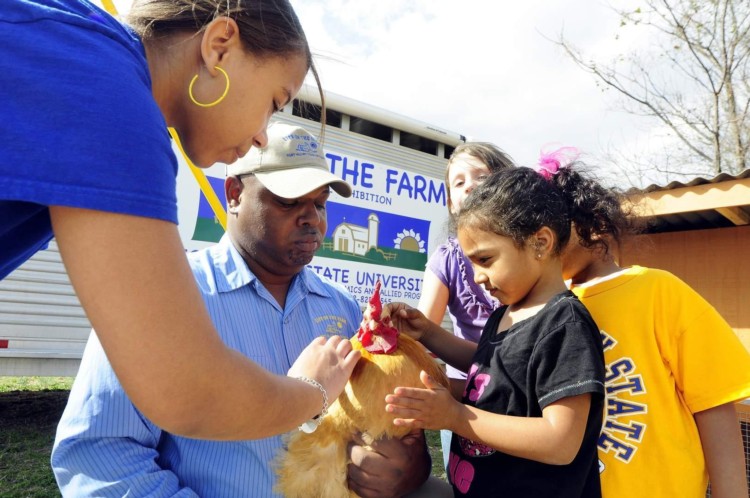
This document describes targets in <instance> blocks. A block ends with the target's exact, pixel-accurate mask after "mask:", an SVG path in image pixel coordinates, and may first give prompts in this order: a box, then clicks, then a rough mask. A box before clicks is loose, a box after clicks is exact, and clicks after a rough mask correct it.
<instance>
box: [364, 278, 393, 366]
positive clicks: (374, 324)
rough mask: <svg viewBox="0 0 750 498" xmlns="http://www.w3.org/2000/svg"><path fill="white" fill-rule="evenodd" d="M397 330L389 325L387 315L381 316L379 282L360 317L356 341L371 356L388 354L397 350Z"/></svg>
mask: <svg viewBox="0 0 750 498" xmlns="http://www.w3.org/2000/svg"><path fill="white" fill-rule="evenodd" d="M398 334H399V332H398V330H397V329H396V327H394V326H393V325H392V324H391V317H390V316H389V315H385V316H383V303H382V302H381V301H380V280H378V281H377V283H376V284H375V291H373V293H372V297H370V301H369V303H368V305H367V309H365V312H364V314H363V315H362V323H361V324H360V326H359V330H358V331H357V339H358V340H359V342H360V343H361V344H362V346H363V347H364V348H365V350H366V351H367V352H369V353H371V354H390V353H392V352H394V351H396V349H397V348H398Z"/></svg>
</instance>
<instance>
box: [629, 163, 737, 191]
mask: <svg viewBox="0 0 750 498" xmlns="http://www.w3.org/2000/svg"><path fill="white" fill-rule="evenodd" d="M745 178H750V168H748V169H746V170H744V171H741V172H740V173H738V174H736V175H729V174H727V173H720V174H718V175H716V176H715V177H713V178H703V177H697V178H694V179H692V180H690V181H689V182H687V183H683V182H678V181H674V182H669V183H668V184H666V185H656V184H651V185H649V186H648V187H645V188H643V189H640V190H639V191H640V192H646V193H648V192H658V191H661V190H674V189H676V188H682V187H695V186H697V185H705V184H707V183H721V182H728V181H731V180H742V179H745ZM634 190H635V189H634Z"/></svg>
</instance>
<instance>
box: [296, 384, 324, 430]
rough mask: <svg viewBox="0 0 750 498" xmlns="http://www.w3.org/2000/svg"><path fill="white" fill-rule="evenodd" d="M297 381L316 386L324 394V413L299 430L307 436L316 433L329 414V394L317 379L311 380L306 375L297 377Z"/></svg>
mask: <svg viewBox="0 0 750 498" xmlns="http://www.w3.org/2000/svg"><path fill="white" fill-rule="evenodd" d="M295 379H299V380H301V381H303V382H307V383H308V384H310V385H311V386H315V387H317V388H318V389H320V392H322V393H323V411H321V412H320V414H318V415H315V416H314V417H313V418H311V419H310V420H308V421H307V422H305V423H304V424H302V425H300V426H299V430H301V431H302V432H305V433H307V434H310V433H311V432H315V429H317V428H318V426H319V425H320V423H321V422H322V421H323V417H325V416H326V413H328V393H327V392H326V388H325V387H323V386H322V385H321V383H320V382H318V381H317V380H315V379H311V378H310V377H305V376H304V375H298V376H297V377H295Z"/></svg>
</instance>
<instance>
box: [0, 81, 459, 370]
mask: <svg viewBox="0 0 750 498" xmlns="http://www.w3.org/2000/svg"><path fill="white" fill-rule="evenodd" d="M301 95H302V97H301V98H299V99H296V100H295V101H294V102H293V103H290V104H289V105H288V106H287V107H286V108H285V109H284V110H283V111H282V112H280V113H278V114H277V115H276V116H275V118H274V119H275V120H278V121H284V122H288V123H296V124H300V125H302V126H304V127H305V128H307V129H308V130H309V131H310V132H312V133H313V134H316V135H319V134H320V122H319V120H320V99H319V97H318V96H317V92H316V91H315V90H314V89H311V88H309V87H305V88H304V89H303V91H302V92H301ZM326 106H327V112H326V116H327V122H328V126H326V130H325V137H324V142H323V145H324V150H325V152H326V157H327V159H328V162H329V165H330V168H331V171H332V172H333V173H334V174H336V175H337V176H340V177H342V178H344V179H345V180H347V181H348V182H350V183H351V184H352V186H353V188H354V193H353V195H352V197H351V198H349V199H344V198H341V197H340V196H338V195H337V194H335V193H332V194H331V197H330V200H329V204H328V231H327V233H326V238H325V243H324V245H323V247H322V248H321V250H320V251H319V252H318V255H316V257H315V258H314V259H313V261H312V263H311V264H310V267H311V268H312V269H314V270H315V271H316V272H318V273H320V274H321V275H324V276H326V277H329V278H331V279H332V280H334V281H337V282H339V283H341V284H342V285H343V286H345V287H346V288H347V289H349V291H350V292H352V294H354V295H355V296H356V297H357V299H358V300H359V301H360V302H361V303H364V302H366V300H367V298H368V296H369V295H370V293H371V291H372V288H373V286H374V284H375V281H376V280H377V279H380V280H381V281H382V282H383V290H382V295H383V298H384V300H386V301H388V300H397V301H404V302H408V303H410V304H412V305H416V303H417V301H418V299H419V295H420V292H421V284H422V272H423V269H424V265H425V263H426V261H427V256H428V255H429V254H430V253H431V252H432V251H433V250H434V249H435V247H436V246H437V244H439V243H440V241H442V240H443V239H444V238H445V236H446V220H447V210H446V207H445V201H446V197H445V186H444V183H443V177H444V171H445V165H446V161H447V159H446V158H447V157H448V156H449V155H450V153H451V152H452V150H453V148H454V147H455V146H456V145H457V144H459V143H461V142H463V141H464V137H463V136H461V135H459V134H456V133H453V132H449V131H446V130H443V129H441V128H439V127H436V126H432V125H429V124H427V123H423V122H420V121H417V120H413V119H410V118H406V117H404V116H401V115H398V114H396V113H393V112H388V111H385V110H383V109H379V108H377V107H374V106H370V105H367V104H364V103H361V102H357V101H355V100H352V99H348V98H346V97H343V96H340V95H335V94H330V93H328V94H326ZM175 152H176V154H177V156H178V158H179V161H180V163H181V164H180V167H179V174H178V179H177V198H178V205H179V231H180V236H181V238H182V241H183V244H184V245H185V248H186V250H188V251H190V250H196V249H199V248H202V247H206V246H209V245H211V244H213V243H215V242H216V241H218V239H219V238H220V237H221V235H222V234H223V228H222V225H221V223H220V219H221V216H222V214H223V213H221V211H220V209H221V208H218V207H217V203H216V202H215V203H214V206H213V208H212V206H211V203H210V202H209V201H208V199H210V198H211V197H214V199H215V200H216V199H218V200H219V202H221V203H223V202H224V200H223V199H224V195H223V187H222V185H223V180H224V176H225V171H224V170H225V167H224V166H223V165H216V166H213V167H212V168H209V169H208V170H205V178H202V180H203V181H202V183H203V186H200V185H199V182H197V181H196V178H195V177H194V176H193V174H191V169H190V168H188V166H187V164H185V161H184V160H183V158H182V155H181V153H180V152H179V150H178V149H177V148H175ZM199 176H202V174H201V175H199ZM206 180H207V181H206ZM209 189H211V190H212V191H209ZM113 305H116V304H113ZM448 323H449V322H448ZM89 332H90V324H89V322H88V320H87V319H86V316H85V314H84V312H83V310H82V308H81V306H80V304H79V302H78V299H77V298H76V296H75V293H74V292H73V289H72V287H71V285H70V282H69V280H68V277H67V275H66V273H65V269H64V267H63V265H62V262H61V260H60V256H59V253H58V251H57V246H56V245H55V243H54V241H53V242H52V243H50V245H49V247H48V248H47V249H46V250H44V251H41V252H39V253H38V254H37V255H35V256H34V257H33V258H32V259H31V260H29V261H28V262H26V263H25V264H24V265H22V266H21V267H20V268H18V269H17V270H16V271H14V272H13V273H11V274H10V275H8V276H7V277H6V278H5V279H4V280H2V281H0V376H4V375H6V376H17V375H44V376H74V375H75V374H76V372H77V370H78V365H79V363H80V358H81V354H82V352H83V348H84V346H85V343H86V340H87V338H88V335H89Z"/></svg>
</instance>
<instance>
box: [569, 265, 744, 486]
mask: <svg viewBox="0 0 750 498" xmlns="http://www.w3.org/2000/svg"><path fill="white" fill-rule="evenodd" d="M571 290H572V291H573V292H574V293H575V294H576V295H577V296H578V297H579V299H581V301H582V302H583V303H584V305H586V307H587V308H588V310H589V312H590V313H591V315H592V316H593V318H594V321H596V323H597V325H598V326H599V329H600V330H601V334H602V340H603V342H604V360H605V363H606V367H607V369H606V375H607V377H606V385H607V403H606V405H605V413H604V426H603V428H602V433H601V437H600V439H599V469H600V472H601V481H602V496H603V497H604V498H616V497H628V498H632V497H635V496H637V497H640V496H648V497H651V498H657V497H669V498H671V497H677V496H679V497H681V498H691V497H695V498H704V497H705V493H706V487H707V485H708V473H707V470H706V465H705V461H704V458H703V450H702V447H701V441H700V438H699V436H698V429H697V426H696V424H695V420H694V418H693V414H694V413H696V412H700V411H702V410H706V409H709V408H714V407H716V406H719V405H722V404H725V403H729V402H733V401H738V400H741V399H744V398H747V397H750V355H749V354H748V352H747V350H746V349H745V348H744V346H743V345H742V343H741V342H740V341H739V339H738V338H737V336H736V334H735V333H734V331H733V330H732V329H731V327H729V325H728V324H727V322H726V321H725V320H724V319H723V318H722V317H721V316H720V315H719V314H718V312H717V311H716V310H715V309H714V308H713V307H712V306H711V305H710V304H709V303H708V302H707V301H706V300H705V299H703V298H702V297H701V296H700V295H699V294H698V293H697V292H695V291H694V290H693V289H691V288H690V287H689V286H688V285H687V284H685V283H684V282H682V281H681V280H680V279H678V278H677V277H675V276H674V275H672V274H671V273H669V272H666V271H662V270H654V269H648V268H643V267H639V266H634V267H632V268H629V269H627V270H625V271H624V272H623V273H621V274H619V275H617V276H616V277H614V278H612V279H610V280H605V281H603V282H600V283H596V284H593V285H590V286H585V287H575V286H574V287H572V289H571Z"/></svg>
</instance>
